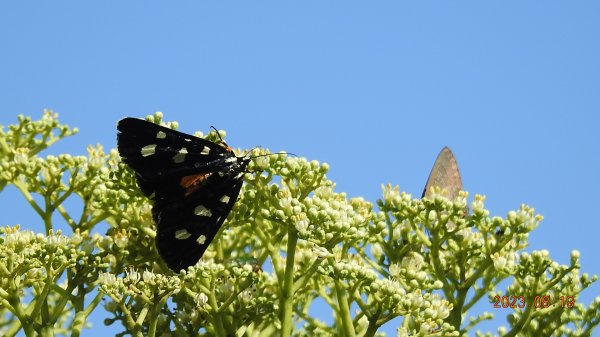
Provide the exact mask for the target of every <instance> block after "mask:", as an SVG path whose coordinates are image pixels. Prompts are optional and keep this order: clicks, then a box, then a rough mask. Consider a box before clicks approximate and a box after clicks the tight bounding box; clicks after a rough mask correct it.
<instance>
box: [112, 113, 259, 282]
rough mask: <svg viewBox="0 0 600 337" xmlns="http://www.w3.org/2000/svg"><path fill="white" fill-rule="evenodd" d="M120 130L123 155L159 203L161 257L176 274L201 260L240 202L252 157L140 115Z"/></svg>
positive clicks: (122, 124) (126, 120)
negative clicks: (140, 117) (237, 153)
mask: <svg viewBox="0 0 600 337" xmlns="http://www.w3.org/2000/svg"><path fill="white" fill-rule="evenodd" d="M117 129H118V131H119V133H118V135H117V140H118V150H119V154H120V155H121V158H122V159H123V161H124V162H125V163H126V164H127V165H128V166H129V167H130V168H131V169H132V170H133V171H134V172H135V176H136V178H137V182H138V186H139V187H140V189H141V191H142V192H143V193H144V195H145V196H147V197H148V198H150V199H151V200H153V202H154V205H153V207H152V217H153V219H154V222H155V223H156V227H157V233H156V248H157V249H158V252H159V254H160V256H161V257H162V258H163V260H164V261H165V262H166V264H167V265H168V266H169V268H171V269H172V270H174V271H176V272H178V271H180V270H181V269H185V268H187V267H189V266H192V265H194V264H196V262H198V260H199V259H200V258H201V257H202V255H203V254H204V252H205V251H206V248H207V247H208V246H209V244H210V243H211V241H213V239H214V237H215V235H216V234H217V232H218V231H219V229H220V228H221V225H222V224H223V222H224V221H225V219H226V218H227V215H229V212H230V211H231V208H232V207H233V205H234V204H235V201H236V200H237V197H238V195H239V193H240V189H241V188H242V183H243V179H242V178H243V176H244V173H246V168H247V166H248V164H249V163H250V158H249V157H247V156H246V157H237V156H235V154H234V153H233V151H232V150H231V148H230V147H229V146H228V145H227V144H226V143H225V142H223V141H221V142H219V143H213V142H211V141H208V140H206V139H202V138H198V137H194V136H191V135H188V134H184V133H181V132H178V131H175V130H172V129H169V128H166V127H163V126H160V125H157V124H154V123H151V122H147V121H144V120H141V119H137V118H124V119H122V120H120V121H119V123H118V125H117ZM214 173H217V174H214Z"/></svg>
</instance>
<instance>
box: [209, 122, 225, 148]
mask: <svg viewBox="0 0 600 337" xmlns="http://www.w3.org/2000/svg"><path fill="white" fill-rule="evenodd" d="M210 128H211V129H213V130H215V132H216V133H217V137H219V139H220V140H221V143H223V144H227V143H225V141H224V140H223V138H221V133H219V130H217V128H215V127H214V126H212V125H211V126H210Z"/></svg>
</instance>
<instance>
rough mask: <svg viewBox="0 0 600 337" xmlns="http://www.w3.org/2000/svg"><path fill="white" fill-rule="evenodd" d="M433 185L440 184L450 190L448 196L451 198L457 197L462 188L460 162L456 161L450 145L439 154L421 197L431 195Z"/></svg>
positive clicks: (439, 185)
mask: <svg viewBox="0 0 600 337" xmlns="http://www.w3.org/2000/svg"><path fill="white" fill-rule="evenodd" d="M433 186H438V187H440V188H442V189H445V190H446V191H448V194H447V195H446V196H447V197H448V199H450V200H453V199H455V198H456V197H457V196H458V192H459V191H460V190H462V187H463V186H462V179H461V178H460V172H459V171H458V164H457V163H456V158H455V157H454V154H453V153H452V151H450V149H449V148H448V147H444V148H443V149H442V151H440V154H439V155H438V156H437V159H436V160H435V163H434V164H433V168H432V169H431V173H429V178H428V179H427V184H425V188H424V189H423V195H422V196H421V198H423V197H428V198H429V197H431V188H432V187H433Z"/></svg>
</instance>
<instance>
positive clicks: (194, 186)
mask: <svg viewBox="0 0 600 337" xmlns="http://www.w3.org/2000/svg"><path fill="white" fill-rule="evenodd" d="M209 176H210V173H201V174H193V175H191V176H185V177H183V178H181V181H179V185H181V187H183V188H184V189H185V196H186V197H187V196H188V195H190V194H192V193H193V192H195V191H197V190H198V189H199V188H200V185H201V184H202V183H203V182H204V181H205V180H206V179H207V178H208V177H209Z"/></svg>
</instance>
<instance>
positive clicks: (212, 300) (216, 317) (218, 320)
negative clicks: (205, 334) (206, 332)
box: [208, 289, 227, 337]
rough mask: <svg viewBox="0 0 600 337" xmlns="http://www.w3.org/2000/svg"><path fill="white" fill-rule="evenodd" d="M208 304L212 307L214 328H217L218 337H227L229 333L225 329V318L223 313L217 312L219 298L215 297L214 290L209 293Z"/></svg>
mask: <svg viewBox="0 0 600 337" xmlns="http://www.w3.org/2000/svg"><path fill="white" fill-rule="evenodd" d="M208 304H209V305H210V307H211V311H212V312H213V318H212V322H213V326H214V328H215V333H216V335H217V336H220V337H225V336H227V332H226V331H225V327H224V326H223V317H222V315H221V313H219V312H218V311H217V309H218V308H219V305H218V304H217V297H216V295H215V292H214V289H213V291H211V292H209V293H208Z"/></svg>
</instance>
